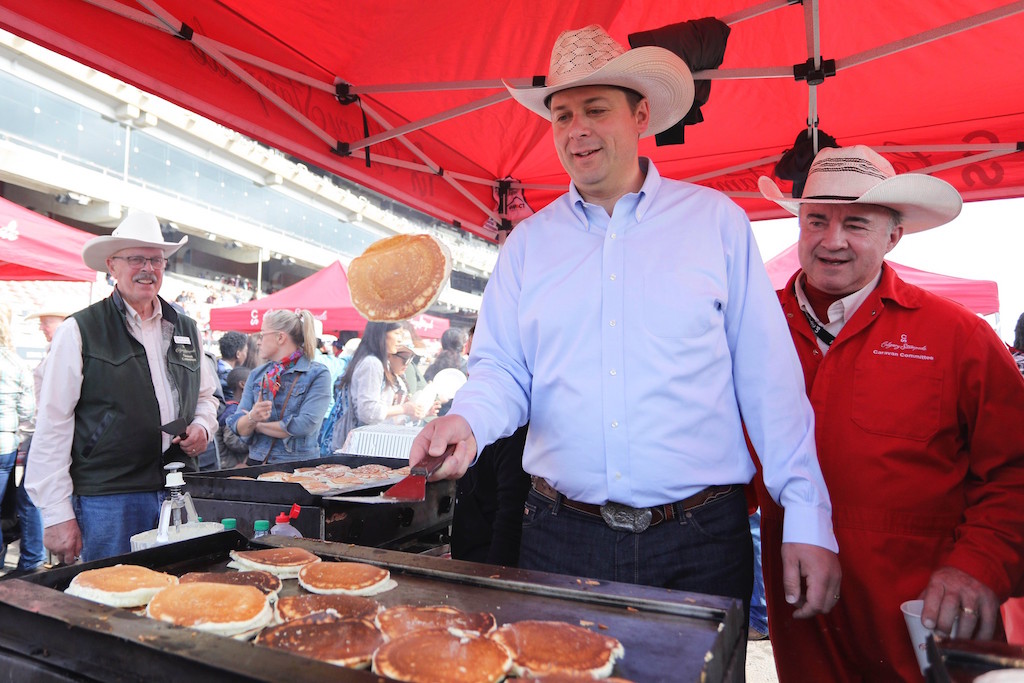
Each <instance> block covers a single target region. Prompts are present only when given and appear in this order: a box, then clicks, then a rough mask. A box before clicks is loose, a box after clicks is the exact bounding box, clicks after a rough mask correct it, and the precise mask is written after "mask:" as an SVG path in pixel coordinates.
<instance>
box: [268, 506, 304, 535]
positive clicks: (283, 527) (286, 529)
mask: <svg viewBox="0 0 1024 683" xmlns="http://www.w3.org/2000/svg"><path fill="white" fill-rule="evenodd" d="M298 516H299V505H298V503H296V504H295V505H292V509H291V512H290V513H288V512H282V513H281V514H279V515H278V516H277V517H276V518H275V519H274V522H275V524H274V526H272V527H271V528H270V533H271V535H273V536H291V537H292V538H302V534H301V533H299V530H298V529H296V528H295V527H293V526H292V525H291V520H292V518H293V517H298Z"/></svg>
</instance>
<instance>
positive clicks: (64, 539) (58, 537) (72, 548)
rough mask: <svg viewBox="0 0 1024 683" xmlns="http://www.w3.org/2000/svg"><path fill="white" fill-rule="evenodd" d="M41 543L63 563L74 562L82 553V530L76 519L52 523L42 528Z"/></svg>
mask: <svg viewBox="0 0 1024 683" xmlns="http://www.w3.org/2000/svg"><path fill="white" fill-rule="evenodd" d="M43 545H45V546H46V547H47V548H48V549H49V550H50V552H52V553H53V554H54V555H56V556H57V557H59V558H60V561H61V562H63V563H64V564H74V563H75V562H77V561H78V557H79V555H81V554H82V532H81V531H79V529H78V520H76V519H69V520H68V521H66V522H61V523H59V524H54V525H53V526H48V527H46V528H45V529H43Z"/></svg>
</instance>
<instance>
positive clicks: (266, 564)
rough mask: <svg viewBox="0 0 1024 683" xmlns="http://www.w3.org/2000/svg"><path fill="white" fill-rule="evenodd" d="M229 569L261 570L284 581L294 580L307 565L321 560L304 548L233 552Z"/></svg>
mask: <svg viewBox="0 0 1024 683" xmlns="http://www.w3.org/2000/svg"><path fill="white" fill-rule="evenodd" d="M231 559H232V562H229V563H228V566H229V567H233V568H235V569H261V570H263V571H266V572H270V573H271V574H274V575H275V576H278V577H280V578H282V579H294V578H295V577H296V576H298V575H299V570H300V569H302V568H303V567H305V566H306V565H307V564H313V563H316V562H320V558H319V557H317V556H316V555H314V554H313V553H311V552H309V551H308V550H303V549H302V548H267V549H266V550H232V551H231Z"/></svg>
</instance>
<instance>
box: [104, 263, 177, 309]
mask: <svg viewBox="0 0 1024 683" xmlns="http://www.w3.org/2000/svg"><path fill="white" fill-rule="evenodd" d="M163 255H164V252H163V250H162V249H159V248H157V247H129V248H127V249H122V250H121V251H119V252H117V253H115V254H114V255H113V256H111V257H110V258H108V259H107V270H108V271H109V272H110V274H111V275H113V276H114V279H115V280H117V291H119V292H120V293H121V298H122V299H124V302H125V303H126V304H128V305H129V306H131V307H132V308H133V309H135V310H136V311H137V312H138V313H139V315H140V316H142V317H147V315H149V314H150V313H152V310H153V307H154V306H155V305H156V301H157V298H156V295H157V294H158V293H159V292H160V286H161V285H163V283H164V266H160V267H159V268H154V267H153V264H152V262H150V261H148V260H147V261H145V262H143V264H142V265H141V266H138V267H134V266H132V265H131V264H130V263H128V259H129V258H130V257H132V256H143V257H146V258H147V259H151V258H163Z"/></svg>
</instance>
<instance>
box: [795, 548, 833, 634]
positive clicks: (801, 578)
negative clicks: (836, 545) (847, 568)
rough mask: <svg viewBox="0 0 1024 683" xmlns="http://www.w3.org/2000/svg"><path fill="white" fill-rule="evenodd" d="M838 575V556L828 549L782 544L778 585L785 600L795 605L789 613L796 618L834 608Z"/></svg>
mask: <svg viewBox="0 0 1024 683" xmlns="http://www.w3.org/2000/svg"><path fill="white" fill-rule="evenodd" d="M842 575H843V572H842V570H841V569H840V568H839V556H838V555H836V554H835V553H834V552H832V551H831V550H827V549H826V548H822V547H819V546H816V545H808V544H806V543H783V544H782V585H783V588H784V589H785V591H786V602H788V603H789V604H790V605H793V607H795V608H796V611H794V612H793V616H794V617H796V618H797V619H806V618H808V617H813V616H814V615H815V614H825V613H826V612H829V611H830V610H831V609H832V608H833V607H835V606H836V603H837V602H839V581H840V579H841V578H842Z"/></svg>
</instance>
